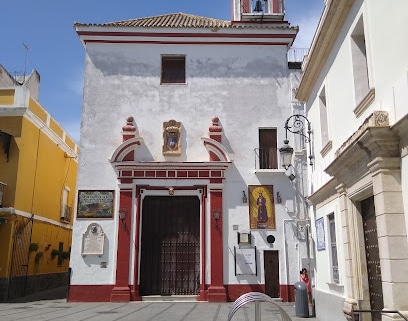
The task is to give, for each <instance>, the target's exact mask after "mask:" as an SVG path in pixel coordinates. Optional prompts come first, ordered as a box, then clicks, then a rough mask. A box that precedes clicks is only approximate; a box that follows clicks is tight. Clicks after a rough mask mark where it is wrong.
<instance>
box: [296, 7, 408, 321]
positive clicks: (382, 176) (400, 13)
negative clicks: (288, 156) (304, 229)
mask: <svg viewBox="0 0 408 321" xmlns="http://www.w3.org/2000/svg"><path fill="white" fill-rule="evenodd" d="M407 18H408V2H407V1H405V0H395V1H392V2H387V1H380V0H366V1H363V0H336V1H326V6H325V9H324V12H323V15H322V17H321V20H320V23H319V26H318V29H317V32H316V34H315V37H314V41H313V43H312V47H311V50H310V53H309V56H308V59H307V60H305V62H304V66H303V69H304V74H303V77H302V81H301V84H300V86H299V88H298V90H297V93H296V98H298V99H299V100H300V101H304V102H305V103H306V109H307V117H308V119H309V120H310V122H311V124H312V128H313V129H312V131H313V135H312V142H313V150H314V155H313V156H314V166H313V169H311V170H310V171H309V173H310V177H311V185H310V186H311V190H310V194H311V195H310V197H309V200H310V201H311V202H312V204H313V212H314V214H313V216H314V217H313V219H312V221H313V220H314V222H315V224H312V225H315V226H316V228H315V229H313V230H312V231H313V234H314V239H315V241H316V253H315V257H316V274H315V276H316V277H315V290H314V298H315V301H316V316H317V318H318V319H319V320H331V321H333V320H345V317H347V318H348V319H352V314H353V313H352V312H351V311H352V309H354V310H383V311H384V312H385V311H399V312H400V313H404V314H405V315H408V300H407V295H406V293H407V292H408V247H407V233H406V231H407V226H408V216H407V213H408V183H407V182H408V179H407V178H408V157H407V144H408V136H407V133H408V114H407V112H408V107H407V98H408V96H407V95H408V56H407V54H406V53H407V50H408V30H407V28H406V27H405V25H404V23H405V21H406V20H407ZM355 317H358V313H357V314H356V315H355ZM360 317H361V319H359V320H369V319H370V313H367V312H360ZM372 320H402V318H401V317H400V316H399V315H398V314H397V313H388V314H386V313H384V314H381V313H377V314H373V317H372Z"/></svg>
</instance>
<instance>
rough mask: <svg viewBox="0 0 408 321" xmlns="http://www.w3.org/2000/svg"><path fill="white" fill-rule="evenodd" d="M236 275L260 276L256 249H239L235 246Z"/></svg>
mask: <svg viewBox="0 0 408 321" xmlns="http://www.w3.org/2000/svg"><path fill="white" fill-rule="evenodd" d="M234 256H235V275H242V274H253V275H258V269H257V259H256V247H252V248H237V247H235V246H234Z"/></svg>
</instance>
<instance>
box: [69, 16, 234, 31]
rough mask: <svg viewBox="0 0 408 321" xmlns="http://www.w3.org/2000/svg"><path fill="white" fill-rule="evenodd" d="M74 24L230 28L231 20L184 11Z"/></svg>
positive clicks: (76, 24)
mask: <svg viewBox="0 0 408 321" xmlns="http://www.w3.org/2000/svg"><path fill="white" fill-rule="evenodd" d="M74 26H101V27H141V28H203V27H207V28H230V27H231V22H230V21H226V20H219V19H212V18H205V17H200V16H195V15H191V14H186V13H172V14H165V15H161V16H154V17H146V18H138V19H130V20H122V21H114V22H107V23H102V24H83V23H79V22H75V24H74Z"/></svg>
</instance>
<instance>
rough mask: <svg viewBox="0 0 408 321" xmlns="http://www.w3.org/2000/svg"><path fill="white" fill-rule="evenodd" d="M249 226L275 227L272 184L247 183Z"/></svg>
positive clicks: (255, 227)
mask: <svg viewBox="0 0 408 321" xmlns="http://www.w3.org/2000/svg"><path fill="white" fill-rule="evenodd" d="M248 196H249V227H250V228H251V229H276V220H275V201H274V197H273V185H249V186H248Z"/></svg>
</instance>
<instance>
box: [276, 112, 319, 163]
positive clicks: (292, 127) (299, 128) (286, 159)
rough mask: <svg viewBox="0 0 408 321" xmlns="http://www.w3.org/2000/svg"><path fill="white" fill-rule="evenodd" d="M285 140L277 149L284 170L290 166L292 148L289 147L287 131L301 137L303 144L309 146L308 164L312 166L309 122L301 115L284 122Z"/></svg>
mask: <svg viewBox="0 0 408 321" xmlns="http://www.w3.org/2000/svg"><path fill="white" fill-rule="evenodd" d="M306 125H307V132H306V134H305V129H306ZM285 129H286V138H285V140H284V141H283V146H282V147H281V148H279V152H280V155H281V164H282V166H283V167H284V168H285V169H288V168H289V167H290V166H292V164H291V162H292V155H293V148H292V147H291V146H290V145H289V140H288V131H290V132H291V133H294V134H298V135H300V136H302V137H303V139H304V142H305V143H308V144H309V156H308V157H309V164H310V166H313V156H312V146H311V142H312V141H311V139H310V134H311V133H312V129H311V125H310V121H309V120H308V119H307V118H306V117H305V116H303V115H299V114H297V115H292V116H290V117H289V118H288V119H287V120H286V122H285Z"/></svg>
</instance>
